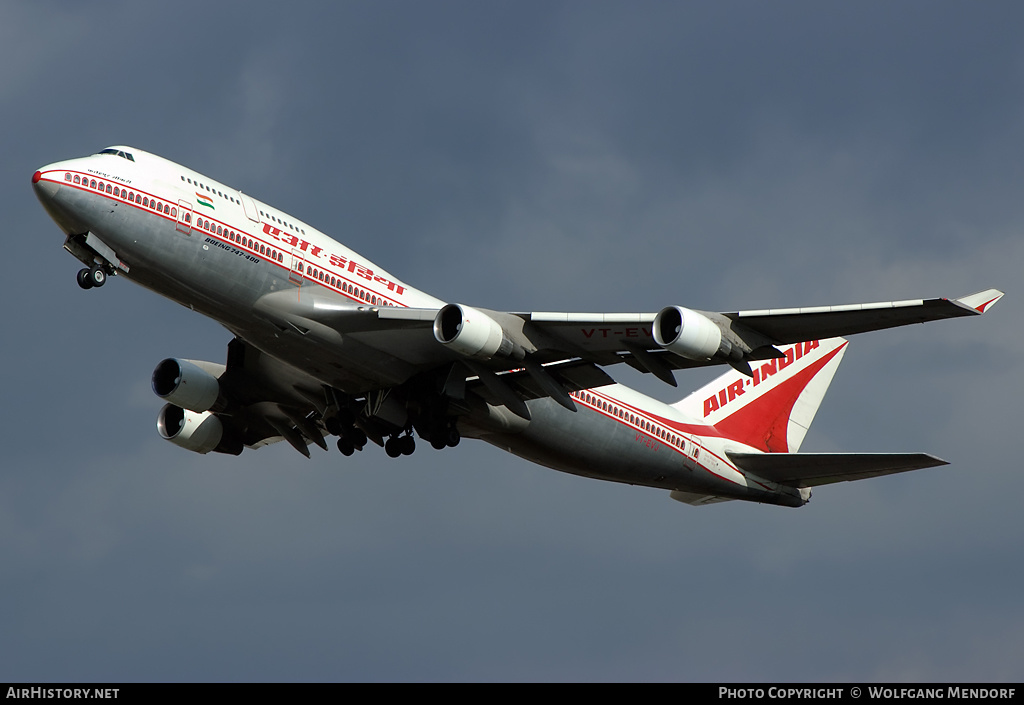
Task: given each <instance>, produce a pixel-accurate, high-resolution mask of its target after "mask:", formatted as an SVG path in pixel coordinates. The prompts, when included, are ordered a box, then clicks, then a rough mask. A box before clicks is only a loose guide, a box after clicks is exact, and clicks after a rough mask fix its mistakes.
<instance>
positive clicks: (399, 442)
mask: <svg viewBox="0 0 1024 705" xmlns="http://www.w3.org/2000/svg"><path fill="white" fill-rule="evenodd" d="M414 450H416V439H414V438H413V437H412V434H409V435H406V436H397V435H396V436H392V437H391V438H389V439H387V440H386V441H385V442H384V452H385V453H387V454H388V457H389V458H397V457H398V456H400V455H412V453H413V451H414Z"/></svg>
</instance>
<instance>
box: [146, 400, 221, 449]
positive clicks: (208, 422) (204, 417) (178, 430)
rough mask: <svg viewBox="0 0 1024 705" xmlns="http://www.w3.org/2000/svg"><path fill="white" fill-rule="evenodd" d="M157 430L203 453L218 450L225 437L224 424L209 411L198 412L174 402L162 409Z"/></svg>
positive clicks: (176, 441)
mask: <svg viewBox="0 0 1024 705" xmlns="http://www.w3.org/2000/svg"><path fill="white" fill-rule="evenodd" d="M156 430H157V431H159V432H160V436H161V437H162V438H163V439H165V440H168V441H170V442H171V443H173V444H174V445H176V446H181V447H182V448H185V449H186V450H191V451H195V452H196V453H203V454H206V453H209V452H210V451H212V450H216V449H217V446H219V445H220V443H221V440H223V438H224V425H223V424H222V423H221V422H220V419H218V418H217V417H216V416H214V415H213V414H211V413H210V412H209V411H204V412H202V413H197V412H195V411H189V410H188V409H182V408H181V407H180V406H175V405H174V404H165V405H164V408H162V409H161V410H160V414H159V416H157V417H156Z"/></svg>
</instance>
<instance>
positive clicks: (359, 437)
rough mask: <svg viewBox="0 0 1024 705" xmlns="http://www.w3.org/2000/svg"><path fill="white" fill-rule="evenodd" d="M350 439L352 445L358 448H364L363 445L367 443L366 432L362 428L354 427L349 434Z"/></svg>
mask: <svg viewBox="0 0 1024 705" xmlns="http://www.w3.org/2000/svg"><path fill="white" fill-rule="evenodd" d="M349 440H351V441H352V445H353V447H354V448H355V449H356V450H362V449H363V446H365V445H366V433H364V432H363V429H361V428H353V429H352V432H351V433H350V434H349Z"/></svg>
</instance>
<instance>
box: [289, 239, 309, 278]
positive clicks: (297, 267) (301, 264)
mask: <svg viewBox="0 0 1024 705" xmlns="http://www.w3.org/2000/svg"><path fill="white" fill-rule="evenodd" d="M305 268H306V266H305V258H304V257H303V252H302V250H300V249H298V248H296V249H294V250H292V266H291V269H290V270H289V272H288V281H290V282H291V283H292V284H294V285H296V286H302V275H303V272H304V271H305Z"/></svg>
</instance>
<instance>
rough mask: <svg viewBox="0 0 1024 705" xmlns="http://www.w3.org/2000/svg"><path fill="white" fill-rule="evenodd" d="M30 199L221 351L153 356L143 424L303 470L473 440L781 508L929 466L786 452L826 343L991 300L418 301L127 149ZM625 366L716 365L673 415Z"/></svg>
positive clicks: (192, 178)
mask: <svg viewBox="0 0 1024 705" xmlns="http://www.w3.org/2000/svg"><path fill="white" fill-rule="evenodd" d="M32 185H33V187H34V190H35V193H36V196H37V197H38V198H39V200H40V202H41V203H42V204H43V208H45V209H46V212H47V213H48V214H49V215H50V217H51V218H53V220H54V221H56V223H57V225H58V226H60V228H61V230H63V231H64V234H65V235H66V239H65V241H64V249H66V250H67V251H68V252H70V253H71V254H72V255H74V256H75V257H76V258H77V259H79V260H80V261H81V262H82V263H83V264H84V265H85V267H84V268H83V269H81V271H79V273H78V283H79V285H80V286H81V287H82V288H83V289H90V288H94V287H100V286H103V285H104V283H105V282H106V281H107V279H108V278H110V277H112V276H115V275H116V276H117V277H124V278H126V279H130V280H132V281H134V282H136V283H138V284H140V285H142V286H144V287H146V288H149V289H152V290H153V291H155V292H157V293H159V294H161V295H163V296H166V297H168V298H170V299H173V300H174V301H177V302H178V303H180V304H182V305H184V306H188V307H189V308H191V309H193V310H195V311H199V312H201V313H202V314H204V315H206V316H209V317H210V318H213V319H214V320H216V321H218V322H219V323H221V324H222V325H223V326H224V327H225V328H227V329H228V330H229V331H230V332H231V333H232V334H233V336H234V338H233V339H232V340H231V341H230V342H229V343H228V350H227V361H226V363H225V364H217V363H213V362H203V361H199V360H184V359H177V358H168V359H166V360H164V361H162V362H161V363H160V364H158V365H157V367H156V370H155V371H154V372H153V391H154V392H155V393H156V394H157V396H159V397H161V398H162V399H164V400H165V401H166V402H167V403H166V405H165V406H164V407H163V409H162V410H161V411H160V413H159V415H158V417H157V430H158V431H159V433H160V435H161V436H163V437H164V438H165V439H167V440H169V441H170V442H172V443H174V444H176V445H179V446H181V447H183V448H186V449H188V450H191V451H195V452H197V453H209V452H210V451H215V452H219V453H230V454H234V455H238V454H240V453H242V451H243V450H244V449H246V448H249V449H253V448H259V447H260V446H263V445H266V444H269V443H273V442H276V441H279V440H285V441H287V442H288V443H289V444H291V445H292V446H293V447H294V448H295V449H296V450H297V451H298V452H300V453H302V454H303V455H305V456H306V457H309V455H310V451H309V445H310V444H311V443H313V444H316V445H318V446H320V447H321V448H323V449H325V450H326V449H327V441H326V437H327V436H336V437H337V441H336V443H337V447H338V449H339V451H340V452H341V453H342V454H344V455H347V456H349V455H352V454H353V453H354V452H355V451H359V450H363V448H364V447H365V446H366V445H367V442H368V441H373V442H374V443H375V444H377V445H380V446H383V447H384V449H385V451H386V452H387V454H388V455H390V456H392V457H398V456H400V455H408V454H410V453H412V452H413V450H414V449H415V446H416V443H415V440H414V438H415V436H419V437H420V438H421V439H423V440H424V441H426V442H428V443H430V445H432V446H433V447H434V448H437V449H443V448H445V447H447V446H454V445H456V444H457V443H458V442H459V440H460V438H463V437H469V438H479V439H482V440H484V441H487V442H488V443H491V444H493V445H495V446H498V447H499V448H502V449H504V450H507V451H510V452H512V453H515V454H517V455H519V456H521V457H523V458H526V459H528V460H531V461H533V462H536V463H540V464H542V465H545V466H548V467H550V468H554V469H556V470H561V471H563V472H568V473H573V474H576V475H582V476H584V477H592V478H598V479H602V480H611V481H614V482H623V483H629V484H635V485H645V486H648V487H656V488H662V489H666V490H669V491H670V492H671V496H672V497H673V498H674V499H677V500H679V501H682V502H686V503H689V504H708V503H713V502H720V501H725V500H731V499H744V500H750V501H754V502H766V503H770V504H778V505H783V506H789V507H799V506H801V505H803V504H805V503H806V502H807V501H808V499H809V497H810V494H811V488H812V487H815V486H817V485H823V484H828V483H832V482H838V481H841V480H857V479H862V478H867V477H875V476H879V475H887V474H890V473H896V472H903V471H906V470H914V469H917V468H925V467H930V466H935V465H942V464H945V463H944V461H942V460H940V459H938V458H936V457H934V456H931V455H927V454H924V453H906V454H859V453H857V454H846V453H843V454H807V453H798V452H797V451H798V450H799V449H800V444H801V442H802V441H803V438H804V435H805V433H806V432H807V428H808V426H809V425H810V423H811V421H812V420H813V418H814V415H815V413H816V411H817V409H818V405H819V404H820V402H821V400H822V397H823V396H824V394H825V391H826V389H827V387H828V385H829V383H830V382H831V380H832V376H833V374H834V373H835V371H836V368H837V367H838V365H839V362H840V360H841V359H842V357H843V354H844V353H845V352H846V347H847V342H846V341H845V340H844V339H843V338H841V337H839V336H846V335H851V334H854V333H861V332H865V331H870V330H878V329H882V328H890V327H894V326H902V325H907V324H910V323H921V322H925V321H932V320H937V319H942V318H955V317H958V316H973V315H978V314H982V313H984V312H985V311H986V310H987V309H988V308H989V307H991V306H992V305H993V304H994V303H995V302H996V301H997V300H998V299H999V298H1000V297H1001V296H1002V292H1000V291H997V290H995V289H989V290H987V291H983V292H980V293H978V294H973V295H971V296H965V297H963V298H960V299H929V300H914V301H893V302H885V303H871V304H856V305H846V306H825V307H816V308H796V309H762V310H753V311H739V312H731V313H715V312H709V311H696V310H693V309H689V308H685V307H683V306H668V307H666V308H663V309H662V310H661V311H660V312H658V313H656V314H655V313H550V312H533V313H506V312H501V311H490V310H486V309H482V308H474V307H472V306H468V305H465V304H461V303H449V302H445V301H441V300H439V299H436V298H434V297H432V296H430V295H428V294H426V293H423V292H421V291H418V290H417V289H415V288H413V287H411V286H409V285H408V284H406V283H405V282H403V281H401V280H400V279H398V278H397V277H395V276H394V275H393V274H391V273H390V272H387V271H385V270H384V269H381V268H380V267H379V266H377V265H376V264H374V263H373V262H370V261H368V260H367V259H366V258H364V257H362V256H360V255H359V254H357V253H356V252H354V251H352V250H350V249H349V248H348V247H346V246H345V245H343V244H341V243H339V242H337V241H336V240H332V239H331V238H330V237H328V236H327V235H325V234H323V233H322V232H320V231H319V230H317V229H316V228H314V227H313V226H311V225H308V224H307V223H305V222H303V221H301V220H299V219H297V218H295V217H293V216H291V215H289V214H287V213H284V212H282V211H280V210H277V209H276V208H273V207H272V206H269V205H267V204H265V203H262V202H260V201H257V200H256V199H254V198H252V197H251V196H249V195H247V194H244V193H241V192H240V191H238V190H236V189H233V188H231V187H229V186H226V185H225V184H223V183H220V182H218V181H215V180H213V179H211V178H209V177H207V176H204V175H202V174H199V173H197V172H195V171H192V170H191V169H188V168H186V167H183V166H180V165H178V164H175V163H174V162H171V161H168V160H166V159H163V158H161V157H158V156H156V155H154V154H148V153H146V152H143V151H142V150H139V149H134V148H132V147H128V146H116V147H110V148H108V149H104V150H102V151H100V152H99V153H98V154H93V155H91V156H87V157H82V158H80V159H70V160H67V161H62V162H57V163H54V164H50V165H48V166H45V167H43V168H41V169H40V170H39V171H37V172H35V174H34V175H33V177H32ZM618 363H625V364H627V365H630V366H632V367H634V368H636V369H637V370H639V371H641V372H645V373H650V374H653V375H654V376H655V377H657V378H658V379H660V380H662V381H664V382H666V383H667V384H670V385H673V386H675V384H676V381H675V376H674V373H675V371H676V370H681V369H686V368H691V367H702V366H706V365H727V366H728V367H729V369H728V370H727V371H726V374H725V375H724V376H722V377H720V378H718V379H717V380H715V381H713V382H711V383H710V384H708V385H706V386H705V387H703V388H701V389H699V390H697V391H695V392H693V393H692V394H690V395H689V396H687V397H686V398H685V399H683V400H682V401H680V402H678V403H676V404H665V403H663V402H660V401H657V400H655V399H652V398H650V397H647V396H645V395H643V394H640V393H638V392H635V391H633V390H631V389H628V388H626V387H623V386H620V385H617V384H614V383H613V380H612V379H611V377H609V376H608V374H607V373H606V372H605V370H604V368H606V367H609V366H611V365H614V364H618Z"/></svg>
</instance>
